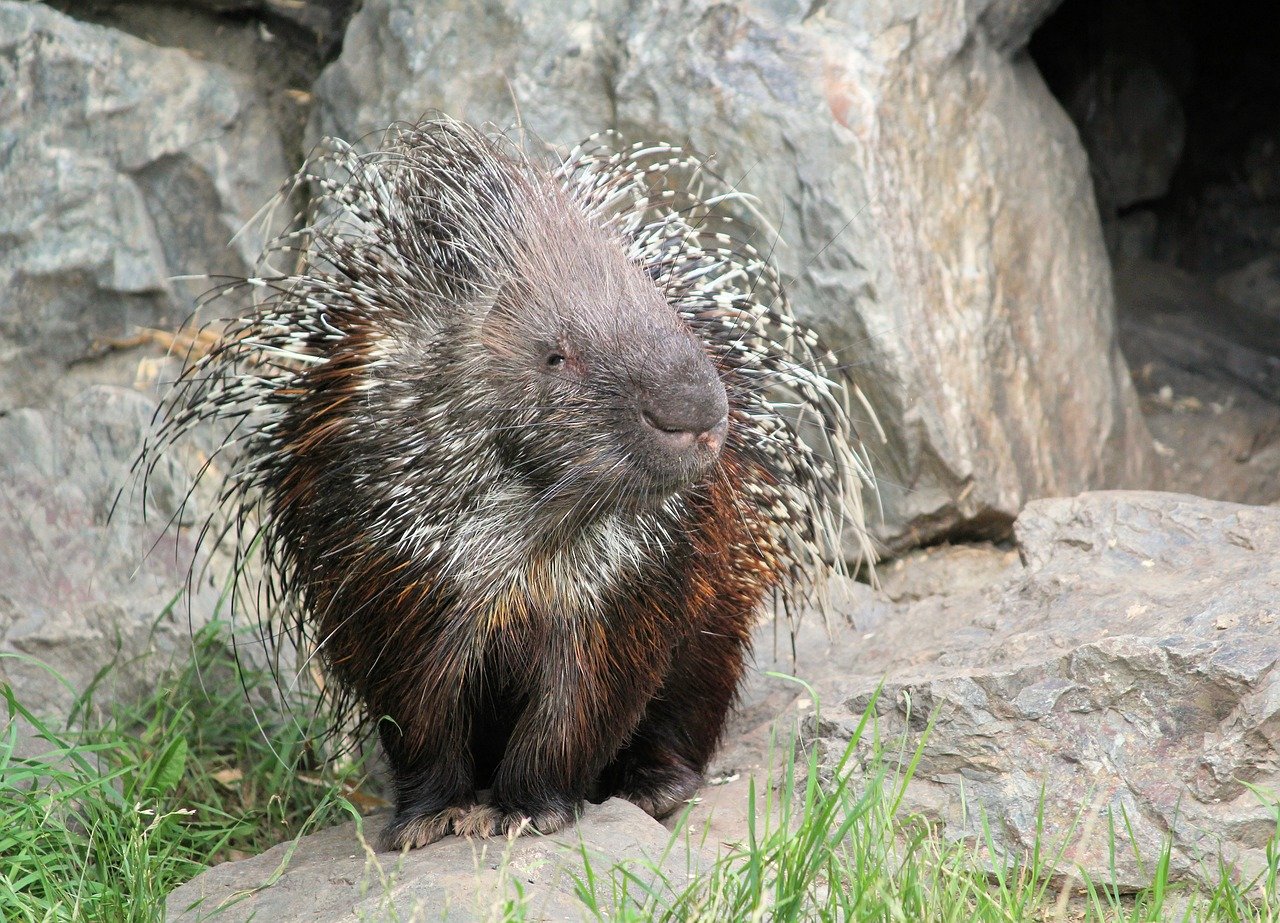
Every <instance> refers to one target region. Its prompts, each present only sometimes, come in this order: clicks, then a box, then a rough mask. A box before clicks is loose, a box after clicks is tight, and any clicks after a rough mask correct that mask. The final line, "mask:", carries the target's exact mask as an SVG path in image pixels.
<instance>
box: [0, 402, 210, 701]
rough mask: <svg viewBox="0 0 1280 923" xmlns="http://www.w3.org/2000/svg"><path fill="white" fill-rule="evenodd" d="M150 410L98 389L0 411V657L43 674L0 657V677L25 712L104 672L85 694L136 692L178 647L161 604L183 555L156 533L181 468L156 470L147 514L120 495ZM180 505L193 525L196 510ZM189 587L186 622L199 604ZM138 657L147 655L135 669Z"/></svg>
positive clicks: (177, 611)
mask: <svg viewBox="0 0 1280 923" xmlns="http://www.w3.org/2000/svg"><path fill="white" fill-rule="evenodd" d="M154 411H155V404H154V402H153V401H151V400H150V399H148V398H146V397H144V396H143V395H141V394H138V393H137V392H134V391H129V390H127V389H124V388H112V387H107V386H97V387H94V388H91V389H89V390H87V391H85V392H83V393H82V394H80V395H77V396H76V397H75V398H74V399H73V400H71V401H69V402H68V403H67V405H66V406H65V407H54V408H49V409H45V410H35V409H30V408H28V409H25V410H18V411H13V412H11V413H8V414H5V415H3V416H0V548H3V549H5V551H4V564H3V566H0V654H18V655H23V656H25V657H31V658H35V659H37V660H39V661H41V662H42V663H45V664H47V665H48V666H49V667H51V668H52V670H53V671H54V672H53V673H51V672H49V670H46V669H42V668H40V667H39V666H37V665H35V664H33V663H31V662H30V661H28V660H25V659H21V658H12V657H0V684H4V683H12V684H13V686H14V688H15V689H17V690H18V691H19V693H20V694H21V698H22V702H23V704H25V705H26V706H28V707H29V708H31V709H32V710H33V711H35V712H36V713H37V714H43V715H57V714H59V713H65V711H66V709H67V706H68V705H70V703H71V700H72V698H73V697H74V695H76V694H78V693H80V692H83V691H84V690H86V689H88V688H89V685H90V683H91V682H92V681H93V679H94V677H95V674H97V673H98V671H100V670H103V669H104V668H106V667H108V666H111V669H110V670H109V671H107V672H106V675H105V677H104V681H103V683H102V684H101V686H100V688H99V692H100V695H99V698H98V701H99V702H100V703H101V702H102V701H103V700H104V699H106V698H110V697H115V696H119V697H125V698H130V697H132V698H136V697H138V696H139V695H140V694H142V693H143V692H145V691H147V690H148V689H149V688H150V685H151V684H152V683H153V682H154V680H155V675H156V671H157V669H158V668H159V667H161V666H163V664H164V663H165V662H166V661H165V657H166V656H167V655H169V654H172V653H174V652H180V653H182V654H183V655H185V652H186V651H187V650H189V648H190V644H191V636H190V632H191V630H192V627H193V626H192V625H191V624H190V623H189V622H188V618H187V613H188V610H187V605H186V603H185V602H182V603H178V604H177V605H175V606H173V607H172V609H168V611H166V610H167V607H169V606H170V604H172V603H173V602H174V600H175V597H176V596H177V594H178V592H179V590H181V589H182V587H183V585H184V583H185V579H186V575H187V565H188V563H189V562H190V560H191V555H192V551H193V549H192V547H191V541H190V537H189V533H188V532H186V531H184V532H181V533H178V532H175V531H174V530H170V529H165V524H166V522H167V520H168V519H169V517H170V516H172V515H173V514H174V513H175V512H176V511H177V509H178V506H179V504H180V502H181V500H182V497H183V496H184V495H185V494H186V492H187V485H188V483H189V482H188V478H187V475H186V472H185V471H184V470H183V468H182V466H181V465H180V464H179V462H178V460H177V459H176V458H174V459H171V460H169V461H168V462H167V463H166V464H162V465H159V466H157V468H156V469H155V471H154V472H153V474H152V476H151V479H150V482H149V486H150V499H151V509H150V517H149V521H144V519H143V517H142V506H141V502H140V497H137V496H135V494H134V493H133V491H132V490H131V489H130V488H131V481H130V479H129V466H130V465H131V464H132V462H133V460H134V457H135V456H136V454H137V452H138V449H139V446H140V440H141V439H142V435H143V434H144V433H145V432H146V428H147V425H148V423H149V422H150V420H151V415H152V413H153V412H154ZM122 488H123V489H124V493H123V495H122V500H121V503H120V505H119V507H118V509H117V511H116V514H115V515H114V516H112V517H110V519H109V518H108V514H109V513H110V512H111V509H112V506H113V504H114V503H115V500H116V497H117V494H118V493H119V492H120V491H121V490H122ZM135 500H137V501H138V502H134V501H135ZM187 512H188V514H189V516H190V517H191V520H190V521H194V516H195V508H189V509H188V511H187ZM188 524H189V522H188ZM148 549H150V552H149V553H148ZM198 586H199V584H198V583H197V588H198ZM197 593H198V595H197V596H196V597H195V599H194V600H193V605H192V612H193V613H194V614H195V617H196V620H197V625H196V627H198V623H199V622H200V621H202V620H203V619H205V618H207V617H208V613H209V612H210V611H211V609H212V599H211V598H209V597H208V596H206V595H203V594H200V593H199V590H198V589H197ZM214 595H216V594H214ZM144 653H145V654H157V653H158V654H159V655H160V657H159V658H158V659H157V658H155V657H151V658H149V659H148V660H147V661H146V662H145V663H140V662H139V658H140V656H141V655H142V654H144ZM55 674H56V675H55ZM59 677H61V678H59Z"/></svg>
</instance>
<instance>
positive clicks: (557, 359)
mask: <svg viewBox="0 0 1280 923" xmlns="http://www.w3.org/2000/svg"><path fill="white" fill-rule="evenodd" d="M562 365H564V356H562V355H561V354H560V353H548V354H547V368H549V369H558V368H560V367H561V366H562Z"/></svg>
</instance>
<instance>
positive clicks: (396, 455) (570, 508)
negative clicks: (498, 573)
mask: <svg viewBox="0 0 1280 923" xmlns="http://www.w3.org/2000/svg"><path fill="white" fill-rule="evenodd" d="M298 191H302V192H303V193H305V194H306V195H307V196H309V199H310V201H309V204H308V207H307V209H306V211H305V212H304V215H303V219H304V221H303V223H304V224H305V227H303V228H302V230H298V231H293V232H290V233H289V234H286V235H285V236H283V237H281V238H280V239H278V240H277V242H276V243H275V244H274V245H273V246H272V247H271V248H269V249H268V251H267V253H266V255H265V256H264V259H263V268H262V271H261V272H260V276H259V278H255V279H250V280H246V281H244V282H241V283H239V284H238V287H240V288H245V287H248V288H249V289H251V290H253V291H255V292H256V293H257V297H256V298H255V307H254V310H253V311H252V312H251V313H250V314H249V315H247V316H246V317H245V318H243V319H242V320H240V321H238V322H236V323H235V324H233V325H232V326H231V327H230V328H228V330H227V331H226V332H225V333H224V334H223V336H222V339H221V341H220V343H219V345H218V346H217V347H216V348H214V349H213V350H212V351H211V352H210V353H209V354H208V355H206V356H205V357H204V358H202V359H201V360H200V361H199V362H198V363H197V364H196V365H195V366H194V367H193V368H192V369H191V371H190V372H189V373H188V374H187V375H186V376H185V377H184V379H183V380H182V382H181V383H180V385H179V387H178V388H177V389H175V391H174V392H173V393H172V395H171V396H170V397H169V398H168V400H167V402H166V404H165V406H164V408H163V412H164V417H165V420H166V423H165V428H164V430H163V431H162V436H161V438H160V440H159V442H158V443H157V444H156V446H154V447H153V450H152V451H153V453H154V452H156V451H160V450H162V449H163V447H164V446H165V445H167V444H168V443H169V442H170V441H171V440H173V439H175V438H177V437H178V436H180V435H182V433H183V432H184V431H185V430H186V429H187V428H189V427H190V426H191V425H193V424H194V423H195V422H197V421H199V420H201V419H204V418H209V417H214V418H219V419H221V420H223V421H224V422H229V423H231V424H232V428H231V430H230V432H231V436H230V437H229V443H228V448H229V450H230V451H229V457H230V473H229V474H228V477H227V481H226V487H225V490H224V494H223V505H224V508H226V509H228V510H229V511H230V513H231V514H232V515H231V519H232V520H233V521H234V522H235V523H236V524H237V525H238V527H239V530H240V532H239V537H240V542H239V544H240V546H241V548H246V547H247V546H248V545H250V544H251V543H252V542H253V540H254V539H255V538H257V537H258V536H261V540H260V542H259V544H260V545H261V547H262V549H263V553H264V554H265V556H266V559H267V564H268V570H269V571H270V572H271V574H272V577H271V578H270V583H269V590H270V593H269V595H271V596H274V597H275V598H289V597H295V598H298V600H299V602H300V604H301V605H300V606H299V608H300V609H302V610H306V609H308V607H311V608H313V609H314V608H315V607H316V605H317V602H316V600H314V599H310V598H309V597H308V593H309V592H311V587H310V584H309V583H308V580H309V577H308V576H307V575H308V574H309V573H311V572H312V571H313V570H314V564H315V562H316V561H317V560H318V559H319V556H324V555H329V556H332V555H334V554H340V555H354V554H356V553H357V551H358V550H360V549H367V550H368V551H367V554H366V558H367V560H368V561H370V562H373V563H371V564H370V565H369V566H370V567H371V568H372V567H375V566H382V565H381V563H380V562H383V561H395V560H408V561H412V562H415V566H416V562H425V561H428V560H432V559H433V558H435V559H441V560H444V559H448V558H449V556H450V555H452V558H451V559H448V560H445V561H444V563H445V566H447V567H449V568H453V569H454V570H455V571H456V572H457V573H459V574H462V575H463V576H464V577H465V576H466V575H467V574H468V573H469V572H468V571H467V568H469V567H471V566H472V565H473V563H474V562H475V561H487V560H489V559H490V558H492V557H494V556H497V555H501V554H504V553H507V551H508V549H509V548H510V547H511V546H513V545H518V544H519V542H518V541H515V539H519V538H521V537H527V536H528V535H529V534H530V533H533V532H537V531H539V530H545V529H546V528H553V527H555V528H563V527H565V524H566V523H567V524H568V528H570V529H578V528H580V527H582V524H583V523H590V522H591V521H593V520H598V519H600V518H601V517H613V520H614V521H615V522H617V523H621V524H622V526H623V527H624V531H626V530H630V531H629V532H628V535H629V538H628V541H631V543H632V546H633V547H634V548H638V549H658V550H657V551H656V552H655V553H660V548H661V545H662V542H663V536H664V535H670V534H672V531H673V530H678V529H680V528H681V527H682V522H681V518H680V517H681V502H682V497H683V496H684V495H685V494H686V493H687V492H688V491H696V490H698V489H699V487H700V485H703V484H705V482H706V481H707V479H709V478H714V477H726V476H727V475H726V474H725V470H726V467H725V465H724V462H725V461H726V458H727V456H732V457H733V460H734V461H735V465H734V466H733V470H734V471H736V472H742V471H750V472H753V473H752V475H751V478H750V480H749V481H748V482H743V483H735V484H733V488H734V490H735V491H736V500H735V502H736V504H737V505H739V507H740V509H741V512H742V513H743V515H749V516H750V517H752V519H753V520H755V521H757V522H761V523H764V527H765V528H767V529H769V530H770V532H771V539H770V542H769V543H768V549H769V550H768V553H769V554H770V555H774V556H776V557H777V558H780V560H779V561H777V562H771V563H776V564H777V569H778V570H779V571H780V572H782V573H785V574H787V575H788V580H787V586H786V587H784V588H783V591H784V593H789V592H791V591H792V590H798V591H799V592H800V593H801V595H802V596H806V597H807V596H808V595H809V591H810V590H811V589H812V588H813V587H814V586H815V585H816V584H814V583H813V582H812V580H811V578H814V577H817V576H818V575H819V574H820V573H822V572H824V571H826V570H827V569H829V568H831V567H832V566H834V567H836V568H837V569H839V568H840V567H841V566H842V563H843V561H844V559H845V551H844V545H843V537H842V533H843V530H845V529H846V528H848V529H850V530H851V531H852V533H853V536H854V538H855V539H856V540H859V541H861V543H862V546H863V548H864V553H865V554H866V555H867V556H868V557H869V556H870V553H869V544H868V543H867V539H866V532H865V530H864V528H863V518H862V506H861V493H860V483H859V482H860V480H865V481H867V483H870V475H869V469H868V466H867V464H866V459H865V455H864V454H863V453H862V449H861V447H860V443H858V441H857V439H856V436H855V434H854V433H853V430H852V426H851V424H850V421H849V417H848V411H847V396H848V392H846V390H845V388H844V386H843V380H842V376H840V375H839V373H838V371H837V368H836V363H835V360H834V358H833V357H832V356H831V354H830V353H827V352H825V351H824V350H823V349H822V348H821V347H820V346H819V344H818V341H817V340H816V338H815V337H814V336H813V334H812V333H811V332H809V331H808V330H806V329H804V328H803V327H802V326H801V325H799V324H798V323H797V322H796V321H795V319H794V317H793V316H792V315H791V313H790V309H789V306H788V305H787V302H786V298H785V294H784V292H783V290H782V287H781V285H780V284H779V282H778V278H777V275H776V273H775V271H774V270H773V268H772V266H771V265H770V263H769V261H768V260H767V259H766V258H764V257H762V256H761V255H760V254H759V253H758V252H757V251H756V249H755V248H753V247H752V246H751V245H750V243H749V241H748V239H747V238H748V236H749V234H743V233H740V232H739V231H738V230H737V228H739V227H740V226H741V225H740V224H739V223H738V220H737V218H736V217H735V212H738V213H740V212H742V211H743V210H744V209H745V208H747V207H748V206H747V205H746V204H745V203H746V200H745V199H744V198H743V197H741V196H739V195H738V194H737V193H735V192H733V191H732V190H730V189H729V188H728V187H727V186H725V185H724V184H722V183H720V182H719V181H718V180H717V179H716V178H715V177H714V176H713V175H712V174H711V173H710V171H709V170H707V169H706V166H705V164H704V163H702V162H701V161H699V160H698V159H696V158H694V157H692V156H690V155H688V154H686V153H684V152H682V151H681V150H680V149H679V148H677V147H673V146H671V145H665V144H658V145H651V146H643V145H633V146H631V147H627V148H617V147H613V146H611V145H610V139H609V138H607V137H600V138H596V139H593V140H591V141H589V142H585V143H584V144H583V145H582V146H580V147H578V148H576V149H574V150H573V151H572V152H570V153H569V154H568V155H567V156H566V157H565V158H563V159H562V160H560V161H559V162H556V163H552V164H550V165H548V164H546V163H543V162H541V161H539V160H538V159H537V158H536V157H534V156H532V155H530V154H528V153H527V152H526V151H525V150H524V149H523V148H522V147H520V145H518V144H516V143H515V142H514V141H512V140H511V139H509V138H507V137H505V136H502V135H490V134H485V133H484V132H481V131H480V130H477V129H474V128H471V127H470V126H467V125H464V124H462V123H459V122H456V121H453V120H450V119H446V118H439V119H433V120H427V121H424V122H420V123H418V124H415V125H407V126H397V127H395V128H393V129H392V130H390V131H389V132H388V134H387V136H386V139H385V142H384V144H383V145H382V146H381V147H380V148H379V149H378V150H376V151H374V152H372V153H369V154H360V153H358V152H356V151H355V150H354V149H353V148H351V147H349V146H347V145H345V144H343V143H341V142H336V141H329V142H326V146H325V147H324V148H323V149H322V150H321V152H320V153H319V154H317V155H314V156H313V157H312V159H311V160H309V162H308V164H307V165H306V166H305V167H304V169H303V171H302V172H301V173H300V174H299V176H298V179H297V184H296V186H295V187H293V188H292V189H289V190H286V191H285V193H284V194H283V195H282V197H281V201H288V197H289V195H291V194H293V193H296V192H298ZM854 393H857V392H856V390H855V391H854ZM868 411H869V408H868ZM231 443H234V445H232V444H231ZM738 476H740V475H738ZM300 510H301V511H303V512H299V511H300ZM664 530H665V531H664ZM317 536H322V537H324V538H325V539H326V540H331V541H333V542H334V544H332V545H331V546H330V547H327V548H318V547H317V541H318V540H317ZM333 536H340V540H338V539H333ZM599 547H605V546H604V545H601V546H599ZM609 547H613V546H612V545H610V546H609ZM361 553H363V552H361ZM646 553H648V552H646ZM397 566H398V565H397ZM386 567H388V568H392V565H391V564H388V565H386ZM353 573H354V572H353ZM396 574H397V577H396V579H400V577H399V575H400V572H399V571H396ZM352 579H353V580H355V579H358V578H357V577H353V578H352Z"/></svg>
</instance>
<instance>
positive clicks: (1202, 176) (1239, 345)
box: [1030, 0, 1280, 503]
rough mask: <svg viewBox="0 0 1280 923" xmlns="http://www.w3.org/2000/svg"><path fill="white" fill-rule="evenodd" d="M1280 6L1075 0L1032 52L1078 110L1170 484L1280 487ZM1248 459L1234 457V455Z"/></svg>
mask: <svg viewBox="0 0 1280 923" xmlns="http://www.w3.org/2000/svg"><path fill="white" fill-rule="evenodd" d="M1277 47H1280V6H1278V5H1276V4H1237V5H1234V6H1232V7H1230V8H1225V7H1222V6H1221V5H1219V4H1213V3H1209V2H1207V0H1126V2H1125V3H1115V2H1112V0H1066V2H1064V3H1063V4H1062V5H1061V6H1060V7H1059V8H1058V9H1057V11H1056V12H1055V13H1054V14H1053V15H1052V16H1051V17H1050V18H1049V19H1048V20H1046V21H1045V23H1044V24H1043V25H1042V26H1041V27H1040V29H1039V30H1037V32H1036V33H1035V34H1034V36H1033V37H1032V40H1031V44H1030V51H1031V54H1032V57H1033V58H1034V60H1035V61H1036V63H1037V65H1038V66H1039V67H1040V70H1041V73H1042V74H1043V75H1044V78H1045V82H1046V83H1047V84H1048V86H1049V88H1050V90H1051V91H1052V92H1053V93H1054V95H1055V96H1056V97H1057V98H1058V100H1059V101H1060V102H1061V103H1062V106H1063V108H1064V109H1065V110H1066V111H1067V113H1068V115H1070V116H1071V118H1072V120H1073V121H1074V122H1075V124H1076V127H1077V129H1078V130H1079V133H1080V140H1081V142H1082V144H1083V146H1084V148H1085V150H1086V152H1087V153H1088V155H1089V160H1090V167H1091V173H1092V176H1093V182H1094V192H1095V195H1096V198H1097V204H1098V211H1099V215H1100V217H1101V219H1102V228H1103V233H1104V236H1105V240H1106V244H1107V248H1108V251H1109V253H1110V256H1111V260H1112V265H1113V267H1114V269H1115V278H1116V301H1117V315H1118V322H1119V323H1118V327H1119V333H1120V344H1121V348H1122V349H1123V351H1124V353H1125V356H1126V358H1127V359H1128V361H1129V365H1130V368H1131V369H1132V371H1133V373H1134V381H1135V384H1136V385H1137V388H1138V391H1139V394H1140V395H1141V397H1142V401H1143V409H1144V411H1145V412H1146V414H1147V421H1148V425H1149V427H1150V429H1151V430H1152V432H1153V434H1154V436H1155V437H1156V439H1157V441H1158V443H1159V446H1158V448H1159V450H1160V453H1161V455H1162V456H1163V457H1165V458H1166V460H1167V461H1168V475H1169V485H1168V486H1170V487H1171V488H1173V489H1178V490H1185V491H1187V492H1190V493H1197V494H1201V495H1204V496H1209V497H1214V498H1218V499H1230V500H1242V501H1246V502H1256V503H1263V502H1272V501H1275V500H1278V499H1280V448H1277V449H1276V450H1274V451H1272V450H1264V451H1263V452H1250V451H1246V450H1243V449H1242V445H1243V444H1244V443H1248V442H1249V441H1250V440H1251V437H1252V434H1254V433H1257V432H1263V431H1266V432H1269V431H1271V430H1272V429H1274V427H1275V426H1276V424H1277V422H1278V421H1280V57H1277V55H1276V53H1275V49H1276V48H1277ZM1241 458H1244V459H1246V461H1245V462H1240V461H1239V459H1241Z"/></svg>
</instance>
